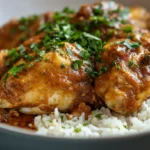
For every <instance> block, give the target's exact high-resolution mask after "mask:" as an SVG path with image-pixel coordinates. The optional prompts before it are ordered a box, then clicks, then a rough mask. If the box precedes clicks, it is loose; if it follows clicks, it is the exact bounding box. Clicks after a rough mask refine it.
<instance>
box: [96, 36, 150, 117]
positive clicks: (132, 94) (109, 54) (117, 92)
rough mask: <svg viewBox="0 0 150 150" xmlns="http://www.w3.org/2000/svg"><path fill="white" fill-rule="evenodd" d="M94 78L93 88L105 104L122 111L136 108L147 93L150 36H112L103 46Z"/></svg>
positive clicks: (149, 78) (123, 112) (149, 74)
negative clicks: (97, 73)
mask: <svg viewBox="0 0 150 150" xmlns="http://www.w3.org/2000/svg"><path fill="white" fill-rule="evenodd" d="M101 59H102V61H103V62H102V63H97V65H96V66H97V69H98V71H102V69H103V68H106V69H105V72H104V73H103V74H101V75H100V76H99V77H98V78H96V80H95V90H96V93H97V95H98V96H99V97H101V98H102V99H103V100H104V102H105V104H106V105H107V106H108V107H109V108H110V109H112V110H114V111H115V112H118V113H121V114H127V113H131V112H134V111H136V110H137V108H138V107H139V106H141V103H142V102H143V101H144V100H146V99H147V98H148V97H150V38H149V36H146V35H145V36H144V37H142V36H140V35H138V34H137V35H136V36H135V37H134V38H133V39H132V40H129V39H128V40H127V39H119V40H112V41H110V42H108V43H107V44H106V45H105V46H104V52H103V53H102V54H101Z"/></svg>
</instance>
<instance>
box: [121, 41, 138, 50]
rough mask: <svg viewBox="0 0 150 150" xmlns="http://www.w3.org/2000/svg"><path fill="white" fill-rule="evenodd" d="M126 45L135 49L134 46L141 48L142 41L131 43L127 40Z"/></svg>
mask: <svg viewBox="0 0 150 150" xmlns="http://www.w3.org/2000/svg"><path fill="white" fill-rule="evenodd" d="M124 45H125V46H126V47H127V48H129V49H133V48H139V47H140V46H141V43H140V42H133V43H130V42H129V41H128V40H125V41H124Z"/></svg>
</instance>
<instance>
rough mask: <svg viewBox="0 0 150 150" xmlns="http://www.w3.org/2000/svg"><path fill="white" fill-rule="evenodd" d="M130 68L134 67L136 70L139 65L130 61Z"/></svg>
mask: <svg viewBox="0 0 150 150" xmlns="http://www.w3.org/2000/svg"><path fill="white" fill-rule="evenodd" d="M128 66H129V67H133V66H134V67H135V68H137V67H138V65H137V64H135V63H134V62H133V61H132V60H130V61H129V64H128Z"/></svg>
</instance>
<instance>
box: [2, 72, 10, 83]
mask: <svg viewBox="0 0 150 150" xmlns="http://www.w3.org/2000/svg"><path fill="white" fill-rule="evenodd" d="M8 76H9V74H8V73H5V74H4V78H3V79H4V82H6V80H7V78H8Z"/></svg>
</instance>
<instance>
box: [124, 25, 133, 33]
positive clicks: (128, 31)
mask: <svg viewBox="0 0 150 150" xmlns="http://www.w3.org/2000/svg"><path fill="white" fill-rule="evenodd" d="M123 31H124V32H125V33H131V32H132V27H131V26H126V27H124V28H123Z"/></svg>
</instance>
